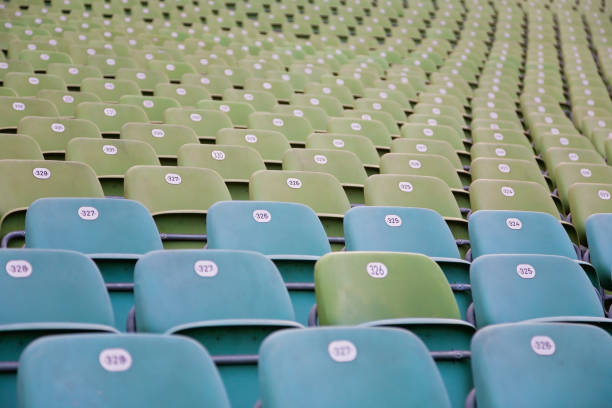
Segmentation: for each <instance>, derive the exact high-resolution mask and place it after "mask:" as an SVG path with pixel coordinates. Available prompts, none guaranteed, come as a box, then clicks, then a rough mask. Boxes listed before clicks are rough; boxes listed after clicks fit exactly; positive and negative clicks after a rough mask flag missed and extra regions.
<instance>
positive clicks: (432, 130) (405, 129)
mask: <svg viewBox="0 0 612 408" xmlns="http://www.w3.org/2000/svg"><path fill="white" fill-rule="evenodd" d="M401 136H402V137H406V138H414V139H423V138H431V139H433V140H442V141H445V142H448V143H450V145H451V146H453V148H454V149H455V151H457V154H458V155H459V156H460V157H461V159H462V163H464V164H466V163H465V160H466V158H467V163H469V155H468V153H467V150H466V146H465V145H464V144H463V136H462V135H461V133H458V132H457V131H456V130H455V129H453V128H452V127H450V126H445V125H435V126H430V125H428V124H423V123H405V124H404V125H402V128H401Z"/></svg>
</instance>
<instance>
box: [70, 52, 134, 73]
mask: <svg viewBox="0 0 612 408" xmlns="http://www.w3.org/2000/svg"><path fill="white" fill-rule="evenodd" d="M75 62H77V61H76V60H75ZM83 63H85V62H83ZM86 63H87V65H93V66H95V67H98V68H99V69H100V71H101V72H102V75H104V76H105V77H114V76H116V75H117V71H119V70H120V69H121V68H136V65H137V64H136V60H135V59H134V58H133V57H131V56H130V57H121V56H114V55H102V54H97V55H88V56H87V62H86Z"/></svg>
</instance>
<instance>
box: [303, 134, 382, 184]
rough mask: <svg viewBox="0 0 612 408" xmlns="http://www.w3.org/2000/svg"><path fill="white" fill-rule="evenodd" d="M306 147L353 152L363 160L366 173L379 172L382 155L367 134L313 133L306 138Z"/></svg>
mask: <svg viewBox="0 0 612 408" xmlns="http://www.w3.org/2000/svg"><path fill="white" fill-rule="evenodd" d="M306 148H310V149H331V150H336V149H340V150H346V151H349V152H353V153H355V154H356V155H357V157H359V160H361V163H362V164H363V167H364V168H365V170H366V174H368V175H372V174H377V173H378V172H379V167H380V166H379V165H380V156H379V155H378V152H377V151H376V147H374V143H372V141H371V140H370V139H369V138H367V137H366V136H361V135H347V134H342V133H312V134H311V135H310V136H308V139H306Z"/></svg>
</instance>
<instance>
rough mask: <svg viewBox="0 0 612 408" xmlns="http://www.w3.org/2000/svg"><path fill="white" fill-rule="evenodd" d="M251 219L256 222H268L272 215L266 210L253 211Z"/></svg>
mask: <svg viewBox="0 0 612 408" xmlns="http://www.w3.org/2000/svg"><path fill="white" fill-rule="evenodd" d="M253 219H254V220H255V221H257V222H270V221H271V220H272V215H271V214H270V212H269V211H268V210H255V211H253Z"/></svg>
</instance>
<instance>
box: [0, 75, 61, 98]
mask: <svg viewBox="0 0 612 408" xmlns="http://www.w3.org/2000/svg"><path fill="white" fill-rule="evenodd" d="M3 85H4V86H5V87H7V88H11V89H12V90H13V91H15V92H16V93H17V95H18V96H22V97H27V96H36V94H37V93H38V92H39V91H40V90H42V89H55V90H58V91H65V90H66V83H64V81H63V80H62V79H61V78H60V77H57V76H55V75H47V74H28V73H25V72H9V73H8V74H6V76H5V77H4V81H3Z"/></svg>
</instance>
